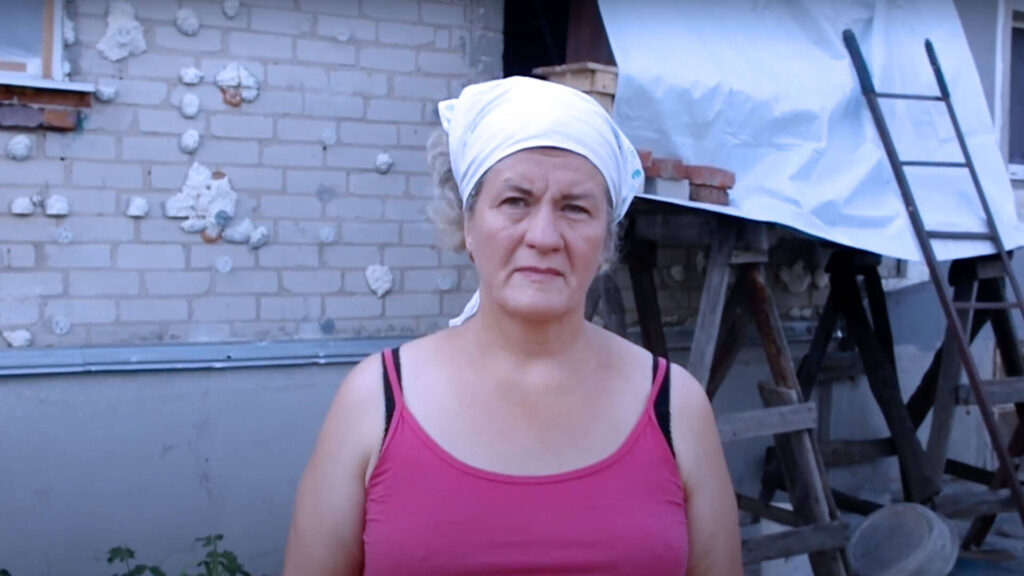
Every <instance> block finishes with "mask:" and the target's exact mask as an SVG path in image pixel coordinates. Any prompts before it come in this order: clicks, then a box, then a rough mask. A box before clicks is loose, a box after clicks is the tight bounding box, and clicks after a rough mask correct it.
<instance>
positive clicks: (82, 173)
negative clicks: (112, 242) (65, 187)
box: [4, 161, 142, 189]
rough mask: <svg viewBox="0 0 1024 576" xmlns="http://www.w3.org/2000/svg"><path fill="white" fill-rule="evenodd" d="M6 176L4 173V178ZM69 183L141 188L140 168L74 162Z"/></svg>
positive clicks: (101, 186)
mask: <svg viewBox="0 0 1024 576" xmlns="http://www.w3.org/2000/svg"><path fill="white" fill-rule="evenodd" d="M35 166H36V167H38V164H36V165H35ZM7 176H8V175H7V174H6V173H5V174H4V177H5V178H6V177H7ZM71 182H72V183H74V184H75V185H76V186H94V187H99V188H128V189H134V188H141V187H142V166H139V165H138V164H111V163H109V162H103V163H97V162H82V161H76V162H75V163H73V164H72V165H71Z"/></svg>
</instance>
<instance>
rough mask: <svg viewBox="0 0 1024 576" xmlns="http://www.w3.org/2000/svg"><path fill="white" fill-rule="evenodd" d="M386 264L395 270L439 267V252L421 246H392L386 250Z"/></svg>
mask: <svg viewBox="0 0 1024 576" xmlns="http://www.w3.org/2000/svg"><path fill="white" fill-rule="evenodd" d="M384 264H385V265H386V266H392V267H395V268H429V267H431V266H437V264H438V257H437V250H436V249H434V248H422V247H419V246H391V247H388V248H385V249H384Z"/></svg>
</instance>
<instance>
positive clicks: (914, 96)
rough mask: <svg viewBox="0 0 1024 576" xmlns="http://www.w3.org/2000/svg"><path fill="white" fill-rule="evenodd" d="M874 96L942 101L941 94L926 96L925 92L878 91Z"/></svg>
mask: <svg viewBox="0 0 1024 576" xmlns="http://www.w3.org/2000/svg"><path fill="white" fill-rule="evenodd" d="M875 96H877V97H879V98H890V99H892V100H931V101H934V102H942V96H928V95H926V94H894V93H892V92H878V93H876V94H875Z"/></svg>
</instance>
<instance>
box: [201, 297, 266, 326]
mask: <svg viewBox="0 0 1024 576" xmlns="http://www.w3.org/2000/svg"><path fill="white" fill-rule="evenodd" d="M192 308H193V312H194V316H193V320H197V321H200V322H219V321H223V320H255V319H256V299H255V298H253V297H248V296H207V297H204V298H197V299H195V300H193V301H192Z"/></svg>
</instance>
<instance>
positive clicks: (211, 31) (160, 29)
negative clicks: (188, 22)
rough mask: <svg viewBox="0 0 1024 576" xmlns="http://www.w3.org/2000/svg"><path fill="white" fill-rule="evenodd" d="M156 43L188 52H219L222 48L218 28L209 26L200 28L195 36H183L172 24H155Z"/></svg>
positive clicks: (163, 46)
mask: <svg viewBox="0 0 1024 576" xmlns="http://www.w3.org/2000/svg"><path fill="white" fill-rule="evenodd" d="M156 45H157V46H160V47H162V48H170V49H172V50H183V51H188V52H192V51H199V52H220V51H221V50H222V49H223V47H222V46H221V33H220V30H217V29H216V28H210V27H209V26H203V27H202V28H200V29H199V33H198V34H196V35H195V36H185V35H183V34H182V33H180V32H178V30H177V29H176V28H174V27H173V26H157V27H156Z"/></svg>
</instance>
